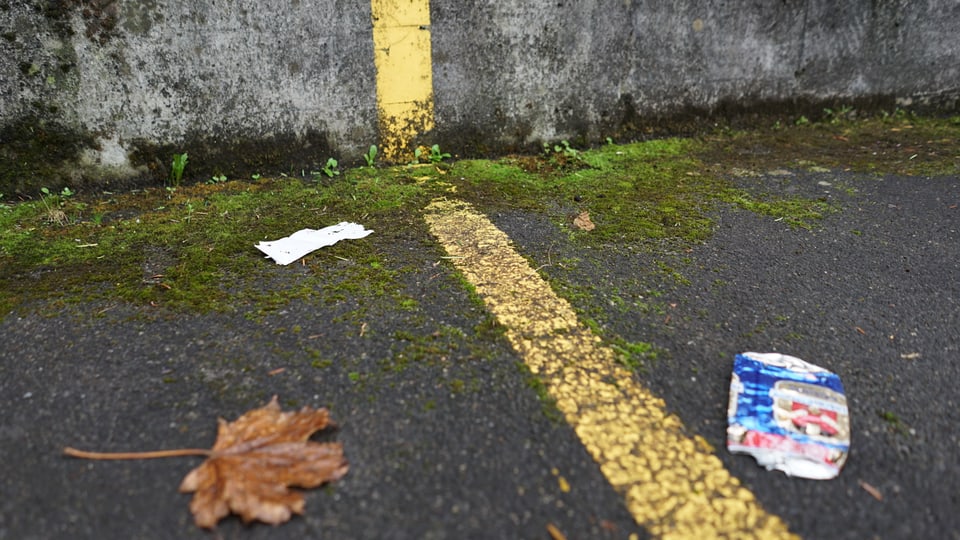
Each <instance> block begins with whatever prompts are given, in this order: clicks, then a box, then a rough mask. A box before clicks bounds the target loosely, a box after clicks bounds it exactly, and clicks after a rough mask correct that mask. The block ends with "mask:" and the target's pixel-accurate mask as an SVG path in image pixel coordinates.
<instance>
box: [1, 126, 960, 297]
mask: <svg viewBox="0 0 960 540" xmlns="http://www.w3.org/2000/svg"><path fill="white" fill-rule="evenodd" d="M834 120H836V121H834ZM957 140H960V120H958V119H948V120H942V119H941V120H937V119H924V118H914V117H910V116H908V115H904V114H895V115H890V116H888V117H885V118H883V117H881V118H872V119H868V120H860V121H851V120H848V119H846V117H844V118H839V117H834V118H832V119H828V121H825V122H820V123H817V124H804V125H799V126H794V125H791V126H786V127H784V126H775V127H772V128H770V129H769V130H758V131H750V132H721V133H716V134H712V135H709V136H705V137H702V138H699V139H678V138H672V139H660V140H650V141H644V142H636V143H630V144H607V145H604V146H602V147H599V148H595V149H589V150H579V149H574V148H571V147H570V146H569V145H554V146H547V147H546V148H545V150H544V152H543V153H541V154H540V155H533V156H529V155H528V156H507V157H504V158H500V159H493V160H463V161H458V162H454V163H452V164H450V163H449V162H444V163H437V164H424V165H408V166H398V167H391V168H374V167H363V168H357V169H351V170H345V171H343V172H342V174H341V175H339V176H334V177H331V178H327V177H325V176H322V175H320V176H319V180H318V179H313V178H288V177H284V176H283V175H281V176H280V177H273V178H258V179H257V180H255V181H227V182H217V183H213V184H210V185H207V184H203V185H194V186H181V187H179V188H177V189H175V190H170V189H164V188H151V189H146V190H140V191H134V192H128V193H122V194H116V195H103V196H97V197H94V196H86V197H81V196H78V195H73V194H70V193H67V194H63V193H60V194H56V193H45V194H43V196H40V195H39V194H38V197H37V199H35V200H32V201H26V202H19V203H11V202H8V203H5V204H0V313H7V312H9V311H10V310H12V309H15V308H16V307H17V306H21V305H24V304H25V303H28V302H30V301H32V300H37V299H46V298H54V297H56V298H62V299H63V301H65V302H70V301H77V300H84V299H91V298H99V299H119V300H123V301H127V302H133V303H140V304H155V305H159V306H164V307H167V308H170V309H187V310H196V311H205V310H218V311H240V312H244V313H250V314H253V315H256V314H259V313H264V312H269V311H271V310H273V309H277V308H278V307H280V306H282V305H283V304H284V303H286V302H288V301H289V300H290V299H291V298H298V297H304V296H309V295H315V294H323V295H325V297H326V298H328V299H330V300H331V301H338V299H339V300H343V299H345V298H346V296H348V295H349V296H351V297H354V298H358V297H368V296H378V297H379V296H385V295H386V296H389V297H390V298H392V299H393V300H392V301H394V302H395V303H396V306H397V309H399V310H402V311H408V312H416V311H417V310H418V309H420V308H419V305H418V299H416V298H411V297H410V296H409V295H404V294H401V293H400V292H399V288H398V285H396V282H397V281H398V280H397V279H396V278H397V275H398V273H399V272H402V271H403V268H402V267H400V266H398V264H399V263H397V262H396V261H394V260H393V259H391V258H390V257H389V252H390V250H391V249H392V245H393V244H394V242H393V241H392V239H393V238H396V237H403V238H406V239H420V241H422V242H424V243H425V244H427V245H429V246H431V248H430V249H435V247H436V246H435V244H434V243H433V241H432V238H431V237H430V235H429V233H428V232H427V229H426V226H425V224H424V222H423V219H422V217H421V215H422V212H423V208H424V207H425V205H426V204H427V203H428V202H429V201H430V200H431V199H433V198H434V197H438V196H446V197H457V198H461V199H464V200H467V201H469V202H471V203H473V204H474V205H476V206H477V207H478V208H480V209H481V210H482V211H487V212H491V211H501V210H530V211H536V212H540V213H543V214H545V215H547V216H549V217H550V218H551V219H552V220H553V221H554V222H555V223H556V224H557V225H558V226H559V227H560V228H561V229H563V230H565V231H566V232H567V233H568V235H569V237H570V239H571V241H572V242H574V243H576V244H581V245H595V246H603V245H611V244H631V245H638V244H639V245H645V244H648V245H650V246H657V245H660V244H661V243H663V242H673V243H678V244H690V243H696V242H700V241H703V240H705V239H706V238H708V237H709V235H710V232H711V229H712V226H713V221H712V217H713V215H714V213H715V211H716V208H717V205H718V204H722V203H726V204H733V205H736V206H738V207H740V208H742V209H744V210H748V211H753V212H758V213H762V214H765V215H770V216H774V217H777V218H778V219H783V220H785V221H787V222H789V223H792V224H795V225H799V226H808V225H809V224H811V223H814V222H815V221H816V220H817V219H818V218H819V217H820V216H822V215H823V214H824V213H826V212H830V211H833V210H835V209H834V208H832V207H831V206H829V205H827V204H826V203H825V202H824V201H821V200H816V199H809V198H804V197H798V196H789V197H787V196H782V195H781V194H777V193H759V192H758V191H757V190H755V189H747V188H743V187H741V186H736V185H734V183H733V179H734V178H735V176H736V174H735V173H736V171H744V170H746V171H757V172H761V173H762V172H766V171H769V170H771V169H778V168H785V167H787V168H789V167H792V168H798V169H807V170H810V169H812V168H815V167H816V168H819V169H816V170H821V169H822V170H827V169H826V168H849V169H854V170H864V171H874V170H875V171H881V170H882V171H885V172H894V173H900V174H956V173H957V172H958V164H957V161H958V157H957V156H958V152H957V148H956V141H957ZM811 156H813V158H811ZM812 159H813V160H815V161H811V160H812ZM585 212H586V213H588V214H589V217H590V221H591V222H592V223H593V224H595V228H594V229H592V230H584V229H582V228H581V227H580V226H578V225H576V224H575V221H574V220H575V218H576V217H578V216H580V215H582V214H583V213H585ZM340 221H355V222H359V223H362V224H363V225H365V226H366V227H368V228H371V229H373V230H375V231H377V234H375V235H372V236H370V237H368V238H365V239H363V240H359V241H350V242H341V243H339V244H337V245H335V246H332V247H330V248H326V249H324V250H321V251H318V252H316V253H314V254H311V255H309V256H307V257H305V258H304V259H303V261H301V262H299V263H296V266H295V267H294V268H291V267H283V268H281V267H277V266H276V265H275V264H273V263H272V262H271V261H269V260H265V259H264V258H263V256H262V255H261V254H260V252H259V251H257V250H256V249H255V248H254V247H253V246H254V244H256V243H257V242H259V241H261V240H272V239H277V238H280V237H283V236H287V235H289V234H291V233H293V232H295V231H297V230H299V229H301V228H319V227H323V226H326V225H331V224H335V223H338V222H340ZM291 276H295V277H294V279H292V280H291V279H290V277H291ZM281 280H282V281H281ZM271 283H278V284H281V283H282V285H278V286H276V287H272V286H270V284H271Z"/></svg>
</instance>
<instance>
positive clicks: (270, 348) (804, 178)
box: [0, 171, 960, 540]
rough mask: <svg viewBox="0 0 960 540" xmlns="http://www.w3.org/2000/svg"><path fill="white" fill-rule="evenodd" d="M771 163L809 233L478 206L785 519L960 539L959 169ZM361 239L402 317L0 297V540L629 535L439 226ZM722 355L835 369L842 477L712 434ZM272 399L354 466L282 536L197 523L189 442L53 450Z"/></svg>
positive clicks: (725, 217) (311, 495) (313, 302)
mask: <svg viewBox="0 0 960 540" xmlns="http://www.w3.org/2000/svg"><path fill="white" fill-rule="evenodd" d="M783 172H784V171H779V172H778V173H777V174H765V175H762V176H760V177H756V178H740V179H737V180H736V181H737V182H738V183H740V184H742V185H744V186H745V187H750V188H751V189H756V190H760V191H769V192H778V193H796V194H803V195H808V196H814V197H821V198H824V199H825V200H828V201H830V202H833V203H835V204H836V205H837V206H838V207H839V208H840V210H839V211H838V212H836V213H833V214H829V215H827V216H826V217H825V218H824V219H823V220H821V221H818V222H816V223H813V224H812V227H811V228H810V229H804V228H796V227H791V226H789V225H788V224H786V223H785V222H783V221H776V220H775V219H773V218H770V217H765V216H759V215H756V214H753V213H750V212H747V211H743V210H739V209H737V208H734V207H723V208H721V209H720V210H719V211H718V212H717V213H716V215H715V216H714V218H715V223H716V229H715V232H714V235H713V236H712V237H711V238H710V239H709V240H708V241H706V242H705V243H703V244H702V245H698V246H694V247H692V248H683V247H676V246H671V245H669V244H664V245H654V246H650V245H644V246H639V245H611V246H606V247H604V248H603V249H597V248H585V247H583V245H581V244H576V243H574V242H572V241H571V240H570V237H569V236H568V234H567V233H566V232H565V231H564V230H563V229H562V228H560V227H558V226H557V225H556V224H555V223H553V222H552V221H551V220H550V219H549V217H548V216H545V215H541V214H537V213H531V212H526V211H519V210H518V211H497V212H493V213H491V215H490V218H491V219H492V220H493V222H494V223H495V224H496V225H497V226H498V227H500V228H501V229H502V230H504V231H505V232H506V233H507V234H508V235H509V236H510V237H511V238H512V239H513V241H514V242H515V245H516V248H517V249H518V250H519V251H520V252H521V253H522V254H523V255H525V256H526V257H528V258H529V259H530V260H531V264H534V265H535V266H537V267H540V271H541V273H542V274H543V275H544V276H545V277H547V278H549V279H550V280H551V282H552V283H553V284H554V286H555V288H556V289H557V291H558V292H559V293H560V294H561V296H563V295H568V296H570V297H571V298H572V299H573V300H572V303H573V305H574V307H575V308H577V310H578V311H579V312H580V313H581V314H582V315H583V316H584V317H590V318H592V319H594V320H595V321H596V322H597V323H598V324H599V326H600V327H601V328H602V329H603V330H604V332H605V333H606V335H608V336H618V337H620V338H622V339H625V340H627V341H645V342H651V343H653V344H654V345H656V346H657V347H658V349H659V351H660V352H659V354H658V357H657V359H656V360H652V361H648V362H647V363H646V364H645V365H644V366H643V368H642V369H640V370H638V371H637V373H636V377H637V378H638V380H640V381H641V382H642V383H643V384H645V385H646V386H647V387H649V388H650V389H651V390H652V391H653V392H654V393H655V394H657V395H659V396H661V397H662V398H663V399H664V400H665V401H666V404H667V408H668V409H669V410H670V411H671V412H673V413H675V414H677V415H678V416H679V417H680V418H681V419H682V420H683V422H684V423H685V425H686V426H687V428H688V430H689V431H690V433H691V434H699V435H700V436H702V437H704V438H705V439H706V440H707V441H708V442H709V443H710V444H711V445H713V446H714V448H715V449H716V452H717V455H718V456H719V457H720V459H721V460H722V461H723V463H724V464H725V465H726V467H727V468H728V469H729V470H730V471H731V472H732V473H733V474H734V475H735V476H736V477H738V478H739V479H740V480H741V481H742V482H743V484H744V485H746V486H747V487H748V488H750V489H751V490H752V491H753V493H754V494H756V496H757V498H758V499H759V500H760V502H761V504H762V505H763V506H764V507H765V508H766V509H767V510H768V511H769V512H771V513H773V514H776V515H778V516H780V517H781V518H783V519H784V520H785V521H786V522H787V523H788V525H789V526H790V529H791V530H792V531H793V532H795V533H797V534H799V535H800V536H801V537H803V538H810V539H813V538H851V539H853V538H857V539H861V538H884V539H887V538H890V539H896V538H960V514H958V512H957V511H956V509H957V508H960V430H958V428H957V426H958V425H960V413H958V405H960V403H958V402H960V398H958V397H957V391H956V386H957V381H958V380H960V334H958V331H957V328H960V232H958V231H960V207H958V205H960V178H957V177H936V178H919V177H895V176H882V175H866V174H855V173H849V172H831V173H811V172H804V171H792V172H790V174H783ZM585 204H589V200H587V201H586V203H585ZM594 219H595V221H596V222H597V223H598V226H602V216H594ZM364 241H365V242H368V243H369V246H370V249H374V250H377V251H378V252H379V253H380V254H381V255H382V259H383V260H384V261H386V262H387V264H390V265H395V267H396V268H404V269H408V270H407V271H405V272H404V273H402V274H400V275H399V276H398V277H397V279H398V280H399V282H400V283H399V284H398V285H399V286H400V287H401V289H402V291H403V292H404V294H407V295H409V296H411V297H413V298H415V299H416V300H417V302H418V305H417V307H416V309H402V308H401V307H398V306H397V305H396V302H395V301H392V300H390V299H388V298H383V297H377V296H375V295H366V294H364V293H363V292H362V291H351V292H348V293H346V294H342V293H341V294H337V295H331V294H330V293H329V292H323V291H318V292H317V294H316V295H315V296H311V297H309V298H306V299H296V300H292V301H291V302H290V303H288V304H286V305H285V306H284V307H283V308H282V309H280V310H279V311H277V312H275V313H272V314H269V315H266V316H264V317H262V318H248V317H244V316H242V315H233V314H216V313H213V314H197V313H184V312H169V311H165V310H164V309H163V308H157V307H152V306H141V305H129V304H122V303H116V302H107V301H99V302H96V303H90V302H86V303H85V302H80V303H75V302H68V303H59V302H57V301H49V302H46V303H43V304H36V305H32V306H28V307H27V309H24V310H20V311H16V312H14V313H11V314H9V315H8V316H6V317H5V318H4V319H3V320H2V321H0V335H2V336H3V338H2V339H3V345H2V347H0V407H2V411H3V416H2V421H0V455H2V457H3V469H4V473H3V481H2V484H0V539H11V540H12V539H17V540H19V539H34V538H35V539H60V538H62V539H68V538H69V539H86V538H125V539H127V538H145V539H152V538H157V539H167V538H171V539H172V538H206V537H219V538H329V539H354V538H356V539H389V538H396V539H407V538H410V539H414V538H416V539H421V538H423V539H427V538H429V539H442V538H481V539H483V538H491V539H495V538H531V539H547V538H550V535H549V533H548V531H547V526H548V525H552V526H554V527H556V529H557V530H559V531H561V532H563V533H564V534H565V535H566V536H567V538H570V539H578V538H611V539H613V538H629V537H630V535H631V534H636V535H637V537H639V538H645V537H647V534H646V532H645V531H644V530H643V529H642V528H640V527H638V526H637V525H636V524H635V523H634V522H633V520H632V518H631V516H630V514H629V513H628V512H627V510H626V508H625V506H624V504H623V502H622V498H621V497H620V496H619V495H618V494H617V493H615V492H614V491H613V490H612V489H611V488H610V487H609V486H608V485H607V483H606V482H605V480H604V478H603V476H602V474H601V473H600V471H599V469H598V467H597V466H596V464H595V463H593V462H592V460H591V459H590V458H589V456H588V455H587V453H586V451H585V450H584V449H583V447H582V446H581V445H580V444H579V442H578V440H577V438H576V436H575V434H574V433H573V431H572V429H570V427H569V426H567V425H565V424H564V422H563V421H562V420H561V419H559V418H558V417H557V416H556V415H555V414H553V413H552V412H551V409H550V407H549V404H545V403H542V402H541V401H540V398H539V397H538V393H537V391H536V389H535V386H536V385H535V384H532V383H531V380H530V378H529V375H528V374H526V373H525V372H524V370H523V369H522V368H521V367H520V363H521V360H520V358H519V357H518V356H517V355H516V354H515V353H514V352H513V351H512V350H511V348H510V346H509V344H508V343H507V342H506V340H505V338H504V337H503V335H502V332H499V331H498V330H497V328H496V325H495V324H494V323H493V322H492V320H491V318H490V316H489V314H487V312H486V311H485V310H484V308H483V307H482V306H481V305H479V304H478V303H477V302H476V300H475V299H474V298H472V297H471V296H470V293H469V292H468V290H467V289H466V287H465V286H464V285H463V283H462V281H461V280H460V279H459V277H458V275H457V274H456V272H455V271H454V270H453V268H452V266H451V265H450V264H449V261H446V260H444V259H442V257H443V255H444V253H443V252H442V251H441V249H440V248H439V247H438V246H437V245H436V243H435V242H433V240H432V239H431V238H424V237H421V236H419V235H418V234H414V233H411V232H404V231H382V232H378V233H376V234H374V235H372V236H370V237H368V238H367V239H365V240H364ZM251 249H252V248H251ZM329 260H330V264H331V265H349V264H352V263H351V262H350V261H342V260H339V259H336V258H334V257H330V259H329ZM410 268H413V269H414V270H409V269H410ZM263 271H264V279H263V281H262V283H263V287H269V288H273V289H275V290H278V291H282V290H284V288H287V287H291V286H293V285H294V284H295V283H296V282H297V280H298V279H300V278H301V277H302V272H303V269H302V268H298V267H297V266H296V265H294V266H290V267H277V266H274V265H272V263H268V262H265V265H264V270H263ZM91 286H96V285H91ZM585 289H589V290H590V291H591V294H589V295H583V294H576V295H573V294H569V293H571V292H574V291H582V290H585ZM742 351H759V352H774V351H776V352H782V353H786V354H791V355H794V356H798V357H800V358H803V359H805V360H807V361H810V362H813V363H816V364H818V365H821V366H823V367H825V368H827V369H830V370H831V371H834V372H835V373H837V374H838V375H840V377H841V378H842V380H843V383H844V386H845V388H846V392H847V397H848V400H849V406H850V415H851V427H852V443H851V452H850V457H849V459H848V461H847V464H846V466H845V468H844V470H843V471H842V472H841V474H840V476H839V477H838V478H836V479H834V480H830V481H810V480H801V479H796V478H788V477H786V476H784V475H783V474H782V473H779V472H769V471H766V470H764V469H761V468H759V467H757V466H756V464H755V462H754V461H753V460H752V459H751V458H749V457H745V456H733V455H730V454H729V453H727V452H726V450H725V428H726V418H725V415H726V405H727V397H728V391H729V380H730V369H731V366H732V361H733V356H734V355H735V354H736V353H737V352H742ZM281 368H282V369H281ZM275 394H276V395H279V396H280V401H281V403H282V404H283V405H284V406H285V408H292V407H299V406H302V405H306V404H309V405H314V406H326V407H328V408H329V409H330V410H331V413H332V417H333V418H334V419H335V420H336V421H337V422H338V423H339V428H338V429H336V430H334V431H332V432H331V433H326V434H324V435H323V438H326V439H332V440H337V441H340V442H342V443H343V445H344V449H345V453H346V455H347V457H348V459H349V461H350V465H351V469H350V472H349V473H348V474H347V476H346V477H345V478H344V479H343V480H341V481H339V482H337V483H336V484H333V485H330V486H327V487H324V488H320V489H316V490H312V491H310V492H308V494H307V497H306V500H307V507H306V513H305V515H304V516H302V517H295V518H294V519H293V520H292V521H291V522H290V523H288V524H285V525H282V526H280V527H271V526H265V525H253V526H245V525H243V524H242V523H241V522H240V521H239V520H237V519H236V518H230V519H227V520H225V521H223V522H222V523H221V524H220V525H219V526H218V528H217V531H216V533H214V534H213V535H211V534H210V533H207V532H204V531H201V530H199V529H197V528H196V527H195V526H194V525H193V523H192V517H191V515H190V513H189V509H188V502H189V497H188V496H187V495H181V494H179V493H177V486H178V485H179V483H180V480H181V479H182V477H183V476H184V475H185V474H186V473H187V472H188V471H189V470H190V469H191V468H192V467H193V466H195V465H196V464H198V459H199V458H178V459H168V460H153V461H131V462H92V461H81V460H76V459H70V458H65V457H63V456H62V455H61V453H60V452H61V450H62V448H63V447H64V446H67V445H69V446H74V447H78V448H83V449H92V450H103V451H110V450H113V451H120V450H148V449H161V448H176V447H198V446H199V447H208V446H210V445H212V443H213V440H214V437H215V430H216V418H217V417H218V416H222V417H224V418H227V419H230V420H232V419H234V418H236V417H237V416H239V415H240V414H242V413H243V412H244V411H246V410H248V409H250V408H254V407H257V406H260V405H262V404H265V403H266V401H267V400H269V398H270V396H272V395H275ZM864 485H868V486H870V487H872V488H875V493H871V491H870V490H868V489H865V488H864V487H863V486H864ZM566 487H568V488H569V489H564V488H566ZM877 494H879V495H881V497H880V498H878V497H876V496H875V495H877Z"/></svg>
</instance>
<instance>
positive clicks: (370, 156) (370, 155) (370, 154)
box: [363, 144, 377, 167]
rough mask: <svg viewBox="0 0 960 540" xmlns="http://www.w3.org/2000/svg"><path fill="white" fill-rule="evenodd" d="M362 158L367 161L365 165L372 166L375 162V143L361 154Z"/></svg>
mask: <svg viewBox="0 0 960 540" xmlns="http://www.w3.org/2000/svg"><path fill="white" fill-rule="evenodd" d="M363 160H364V161H366V162H367V167H373V166H374V165H375V164H376V162H377V145H375V144H371V145H370V149H369V150H367V153H366V154H364V155H363Z"/></svg>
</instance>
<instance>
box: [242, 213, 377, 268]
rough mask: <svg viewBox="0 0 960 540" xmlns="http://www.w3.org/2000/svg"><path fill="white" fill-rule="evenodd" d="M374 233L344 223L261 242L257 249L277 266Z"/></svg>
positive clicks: (303, 230)
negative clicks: (344, 241) (323, 248)
mask: <svg viewBox="0 0 960 540" xmlns="http://www.w3.org/2000/svg"><path fill="white" fill-rule="evenodd" d="M372 232H373V231H371V230H367V229H364V228H363V225H358V224H356V223H350V222H348V221H344V222H341V223H338V224H336V225H331V226H329V227H324V228H322V229H318V230H314V229H301V230H299V231H297V232H295V233H293V234H291V235H290V236H287V237H285V238H281V239H279V240H274V241H272V242H260V243H259V244H257V245H256V248H257V249H259V250H260V251H262V252H264V253H266V254H267V256H268V257H270V258H272V259H273V260H275V261H277V264H290V263H292V262H293V261H296V260H298V259H300V258H301V257H303V256H304V255H307V254H308V253H311V252H313V251H316V250H318V249H320V248H322V247H327V246H332V245H333V244H336V243H337V242H339V241H340V240H358V239H360V238H364V237H366V236H367V235H369V234H370V233H372Z"/></svg>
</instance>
